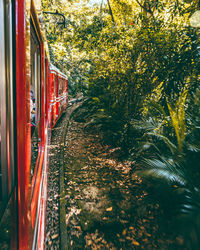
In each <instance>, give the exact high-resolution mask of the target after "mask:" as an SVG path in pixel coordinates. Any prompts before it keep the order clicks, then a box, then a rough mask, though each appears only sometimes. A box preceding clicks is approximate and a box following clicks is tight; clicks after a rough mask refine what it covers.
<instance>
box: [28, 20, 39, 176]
mask: <svg viewBox="0 0 200 250" xmlns="http://www.w3.org/2000/svg"><path fill="white" fill-rule="evenodd" d="M40 53H41V50H40V43H39V40H38V37H37V35H36V32H35V29H34V25H33V23H32V21H31V93H30V96H31V99H30V107H31V108H30V110H31V176H33V173H34V169H35V166H36V161H37V156H38V149H39V142H40V138H39V136H40V132H39V121H40V117H41V54H40Z"/></svg>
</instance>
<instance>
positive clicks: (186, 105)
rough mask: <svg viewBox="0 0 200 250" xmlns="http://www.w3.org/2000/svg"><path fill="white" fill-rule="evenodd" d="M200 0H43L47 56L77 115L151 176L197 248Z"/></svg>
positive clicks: (177, 227)
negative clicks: (76, 103)
mask: <svg viewBox="0 0 200 250" xmlns="http://www.w3.org/2000/svg"><path fill="white" fill-rule="evenodd" d="M199 9H200V1H199V0H175V1H172V0H170V1H168V0H160V1H159V0H148V1H147V0H107V1H99V3H96V4H93V3H92V2H88V1H84V0H82V1H72V0H66V1H62V0H43V10H44V11H50V12H56V11H58V12H59V13H62V14H63V15H64V16H65V20H64V21H63V18H61V17H59V16H56V15H49V14H44V19H45V23H46V36H47V39H48V43H49V53H50V57H51V61H52V62H53V63H54V64H55V65H56V66H57V67H58V68H59V69H60V70H61V71H63V72H65V74H66V75H67V76H68V79H69V92H70V96H71V97H76V96H77V95H81V94H82V95H83V96H84V102H83V104H82V106H81V108H80V109H79V112H78V115H79V119H80V120H82V121H83V122H84V123H85V128H86V129H89V130H95V131H96V133H101V134H102V135H103V141H104V143H105V144H109V145H110V146H111V147H112V148H113V150H114V151H115V152H116V153H117V155H118V158H119V159H120V160H129V161H132V162H135V165H136V166H137V168H136V167H135V165H134V166H133V167H132V168H133V171H136V172H137V174H138V175H139V176H141V177H142V178H144V179H145V180H147V181H148V182H150V183H151V186H150V192H151V195H152V197H153V198H154V199H156V200H157V201H158V202H159V204H160V206H161V207H162V208H163V210H164V211H165V213H166V216H167V217H169V218H171V219H172V220H173V225H172V229H171V230H174V231H181V233H182V235H184V237H185V238H186V239H187V240H186V247H187V249H198V246H199V245H200V242H199V240H200V71H199V69H200V32H199V28H200V11H199Z"/></svg>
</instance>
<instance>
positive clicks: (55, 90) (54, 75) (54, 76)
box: [54, 75, 56, 99]
mask: <svg viewBox="0 0 200 250" xmlns="http://www.w3.org/2000/svg"><path fill="white" fill-rule="evenodd" d="M54 98H55V99H56V75H54Z"/></svg>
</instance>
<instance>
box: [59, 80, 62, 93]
mask: <svg viewBox="0 0 200 250" xmlns="http://www.w3.org/2000/svg"><path fill="white" fill-rule="evenodd" d="M61 93H62V79H61V78H60V77H59V95H60V94H61Z"/></svg>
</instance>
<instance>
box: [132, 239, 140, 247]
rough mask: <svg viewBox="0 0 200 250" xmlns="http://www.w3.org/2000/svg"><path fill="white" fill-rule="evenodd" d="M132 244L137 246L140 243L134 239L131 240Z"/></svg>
mask: <svg viewBox="0 0 200 250" xmlns="http://www.w3.org/2000/svg"><path fill="white" fill-rule="evenodd" d="M132 244H133V245H134V246H139V245H140V243H139V242H137V241H136V240H132Z"/></svg>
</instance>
